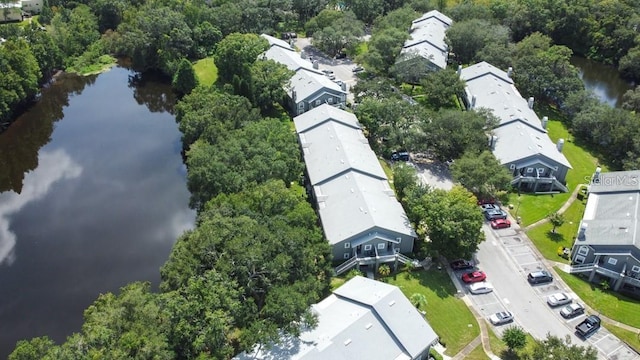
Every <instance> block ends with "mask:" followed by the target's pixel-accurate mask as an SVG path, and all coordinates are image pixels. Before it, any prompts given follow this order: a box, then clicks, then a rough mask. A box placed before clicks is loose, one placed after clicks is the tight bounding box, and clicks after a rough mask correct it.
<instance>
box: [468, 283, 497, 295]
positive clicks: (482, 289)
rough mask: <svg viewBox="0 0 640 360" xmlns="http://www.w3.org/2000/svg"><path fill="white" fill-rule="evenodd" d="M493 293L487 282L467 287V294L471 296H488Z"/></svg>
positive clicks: (491, 286)
mask: <svg viewBox="0 0 640 360" xmlns="http://www.w3.org/2000/svg"><path fill="white" fill-rule="evenodd" d="M492 291H493V285H491V283H489V282H487V281H482V282H477V283H473V284H471V285H469V292H471V293H472V294H475V295H478V294H488V293H490V292H492Z"/></svg>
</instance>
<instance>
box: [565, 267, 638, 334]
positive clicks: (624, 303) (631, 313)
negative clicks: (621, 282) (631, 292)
mask: <svg viewBox="0 0 640 360" xmlns="http://www.w3.org/2000/svg"><path fill="white" fill-rule="evenodd" d="M556 272H557V273H558V275H560V277H561V278H562V280H564V282H566V283H567V285H569V287H570V288H571V290H573V291H574V292H575V293H576V294H577V295H578V297H580V299H582V300H583V301H584V302H585V303H586V304H587V305H589V306H590V307H592V308H593V309H596V310H597V311H599V312H600V313H601V314H602V315H604V316H606V317H608V318H611V319H613V320H616V321H619V322H621V323H624V324H627V325H630V326H633V327H635V328H640V316H638V314H640V301H637V300H634V299H631V298H629V297H626V296H624V295H622V294H618V293H615V292H613V291H603V290H602V289H600V287H599V286H598V285H597V284H591V283H589V282H587V281H586V280H583V279H581V278H580V277H578V276H577V275H573V274H567V273H565V272H564V271H562V270H560V269H556Z"/></svg>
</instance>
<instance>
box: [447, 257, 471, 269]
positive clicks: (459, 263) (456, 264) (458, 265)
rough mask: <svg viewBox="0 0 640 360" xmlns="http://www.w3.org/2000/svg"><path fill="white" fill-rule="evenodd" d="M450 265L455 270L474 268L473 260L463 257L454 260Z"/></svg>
mask: <svg viewBox="0 0 640 360" xmlns="http://www.w3.org/2000/svg"><path fill="white" fill-rule="evenodd" d="M450 265H451V268H452V269H453V270H467V269H473V268H474V266H473V263H472V262H471V261H468V260H463V259H458V260H453V261H452V262H451V263H450Z"/></svg>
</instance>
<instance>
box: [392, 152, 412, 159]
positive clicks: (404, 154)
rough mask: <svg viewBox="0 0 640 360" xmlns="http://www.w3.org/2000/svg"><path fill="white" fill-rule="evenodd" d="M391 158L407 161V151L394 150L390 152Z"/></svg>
mask: <svg viewBox="0 0 640 360" xmlns="http://www.w3.org/2000/svg"><path fill="white" fill-rule="evenodd" d="M391 160H393V161H398V160H400V161H409V153H408V152H406V151H400V152H394V153H393V154H391Z"/></svg>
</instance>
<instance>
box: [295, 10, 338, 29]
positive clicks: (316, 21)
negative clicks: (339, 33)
mask: <svg viewBox="0 0 640 360" xmlns="http://www.w3.org/2000/svg"><path fill="white" fill-rule="evenodd" d="M342 17H343V14H342V12H341V11H338V10H335V9H330V8H326V9H324V10H322V11H320V13H318V15H316V16H314V17H313V18H311V20H309V21H307V23H306V24H305V25H304V29H305V31H306V32H307V36H313V34H314V33H315V32H316V31H320V30H322V29H324V28H326V27H329V26H331V25H332V24H333V23H334V22H335V21H337V20H339V19H341V18H342Z"/></svg>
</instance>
